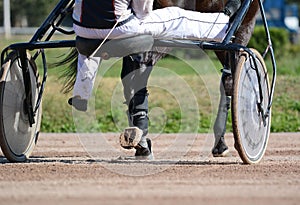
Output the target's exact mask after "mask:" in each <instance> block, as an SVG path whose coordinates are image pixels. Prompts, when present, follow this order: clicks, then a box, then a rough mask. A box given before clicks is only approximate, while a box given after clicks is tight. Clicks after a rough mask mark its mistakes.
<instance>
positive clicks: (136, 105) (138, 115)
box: [128, 88, 149, 136]
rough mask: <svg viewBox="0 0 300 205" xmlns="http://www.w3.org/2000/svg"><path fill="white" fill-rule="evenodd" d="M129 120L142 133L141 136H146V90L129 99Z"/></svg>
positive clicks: (147, 119) (147, 121) (147, 122)
mask: <svg viewBox="0 0 300 205" xmlns="http://www.w3.org/2000/svg"><path fill="white" fill-rule="evenodd" d="M128 111H129V118H130V120H131V122H132V124H133V126H136V127H138V128H140V129H141V130H142V131H143V136H146V135H147V134H148V124H149V118H148V93H147V89H146V88H145V89H142V90H141V91H139V92H137V93H136V94H135V95H134V96H133V98H132V99H131V101H130V103H129V106H128Z"/></svg>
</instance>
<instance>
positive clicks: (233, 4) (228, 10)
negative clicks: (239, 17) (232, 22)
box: [223, 0, 241, 18]
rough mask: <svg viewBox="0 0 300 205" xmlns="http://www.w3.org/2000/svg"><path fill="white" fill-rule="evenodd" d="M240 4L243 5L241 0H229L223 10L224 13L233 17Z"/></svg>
mask: <svg viewBox="0 0 300 205" xmlns="http://www.w3.org/2000/svg"><path fill="white" fill-rule="evenodd" d="M240 6H241V1H240V0H229V1H227V3H226V5H225V8H224V10H223V12H224V14H226V15H227V16H229V17H230V18H231V17H232V16H233V15H234V14H235V13H236V12H237V10H238V9H239V8H240Z"/></svg>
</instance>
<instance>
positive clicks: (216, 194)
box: [0, 133, 300, 205]
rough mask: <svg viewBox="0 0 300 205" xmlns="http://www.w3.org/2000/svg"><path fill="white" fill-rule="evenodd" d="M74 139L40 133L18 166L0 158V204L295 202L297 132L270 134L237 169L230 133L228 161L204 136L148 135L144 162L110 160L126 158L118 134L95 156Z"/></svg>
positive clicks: (299, 167)
mask: <svg viewBox="0 0 300 205" xmlns="http://www.w3.org/2000/svg"><path fill="white" fill-rule="evenodd" d="M81 136H82V135H79V136H78V135H77V134H46V133H42V134H41V136H40V139H39V141H38V144H37V147H36V149H35V150H34V152H33V154H32V158H31V159H30V160H29V161H28V162H26V163H8V162H7V160H6V159H5V158H4V157H3V155H2V154H1V153H0V178H1V180H0V190H1V191H0V204H9V205H12V204H28V205H29V204H30V205H35V204H72V205H74V204H124V205H125V204H130V205H135V204H143V205H145V204H185V205H187V204H230V205H232V204H255V205H258V204H272V205H274V204H295V205H296V204H299V201H300V194H299V192H300V133H280V134H271V136H270V140H269V145H268V149H267V152H266V154H265V156H264V158H263V160H262V161H261V162H260V163H259V164H256V165H244V164H242V162H241V160H240V158H239V156H238V154H237V152H236V151H235V150H234V149H233V139H232V135H230V134H229V135H227V136H226V141H227V143H228V145H229V146H230V154H231V156H230V157H226V158H213V157H212V156H211V154H210V149H211V146H212V143H213V140H212V139H213V136H212V135H197V136H196V137H190V136H187V137H186V136H181V137H178V136H175V135H171V134H169V135H160V136H155V135H151V136H150V137H151V138H152V139H153V143H154V148H153V149H154V153H155V160H153V161H151V162H149V161H135V160H124V159H123V158H118V156H122V157H124V156H130V155H133V154H134V152H133V151H123V150H122V149H120V148H118V147H117V138H118V134H113V133H112V134H106V135H105V136H104V138H105V140H106V142H107V143H108V145H107V146H104V147H101V148H99V149H96V151H95V150H92V149H90V148H89V147H88V148H87V146H86V145H85V144H84V146H83V145H82V143H81V141H82V139H83V138H82V137H81ZM86 136H89V134H86V135H85V137H86ZM92 136H96V134H93V135H92ZM174 139H177V141H178V139H179V142H180V140H181V139H189V140H190V141H189V142H188V144H187V146H185V147H184V149H185V152H180V151H178V150H180V148H179V147H176V146H177V144H176V143H174V142H175V141H176V140H175V141H174ZM172 143H173V144H172ZM170 144H172V146H170ZM96 145H97V143H96ZM97 146H98V145H97ZM108 147H110V148H108ZM168 147H169V148H168ZM112 148H113V150H114V152H111V150H112ZM87 151H88V152H89V153H90V154H88V153H87ZM92 156H94V157H92Z"/></svg>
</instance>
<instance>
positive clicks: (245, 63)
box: [232, 49, 271, 164]
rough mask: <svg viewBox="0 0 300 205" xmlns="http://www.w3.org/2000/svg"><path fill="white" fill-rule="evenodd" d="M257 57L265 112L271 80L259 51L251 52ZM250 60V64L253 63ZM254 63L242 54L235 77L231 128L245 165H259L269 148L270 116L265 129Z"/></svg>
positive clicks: (246, 55)
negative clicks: (258, 103) (259, 107)
mask: <svg viewBox="0 0 300 205" xmlns="http://www.w3.org/2000/svg"><path fill="white" fill-rule="evenodd" d="M252 51H253V52H254V54H255V55H256V59H255V61H256V64H257V67H258V71H259V75H260V81H261V85H262V93H263V103H262V106H263V109H264V111H266V109H267V107H268V102H269V93H270V92H269V89H270V86H269V79H268V74H267V70H266V66H265V63H264V60H263V58H262V56H261V55H260V54H259V52H258V51H256V50H254V49H252ZM250 59H251V60H250ZM251 61H252V65H253V60H252V58H250V57H249V55H248V54H246V53H243V54H242V55H241V57H240V59H239V62H238V64H237V67H236V71H235V74H234V85H233V86H234V87H233V96H232V126H233V134H234V139H235V144H234V146H235V148H236V150H237V151H238V153H239V156H240V157H241V159H242V160H243V162H244V163H246V164H254V163H258V162H259V161H260V160H261V159H262V157H263V156H264V153H265V151H266V148H267V144H268V139H269V135H270V124H271V112H270V115H269V117H268V118H267V119H266V124H265V125H264V123H263V120H262V116H261V115H260V113H259V112H258V106H257V102H258V101H259V88H258V78H257V75H256V70H254V69H253V68H252V67H251V65H250V62H251Z"/></svg>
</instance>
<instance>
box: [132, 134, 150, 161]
mask: <svg viewBox="0 0 300 205" xmlns="http://www.w3.org/2000/svg"><path fill="white" fill-rule="evenodd" d="M146 140H147V147H142V146H140V145H139V144H138V146H136V147H135V149H136V152H135V158H136V159H140V160H152V159H153V158H154V157H153V153H152V143H151V140H150V139H149V138H146Z"/></svg>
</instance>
